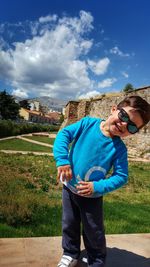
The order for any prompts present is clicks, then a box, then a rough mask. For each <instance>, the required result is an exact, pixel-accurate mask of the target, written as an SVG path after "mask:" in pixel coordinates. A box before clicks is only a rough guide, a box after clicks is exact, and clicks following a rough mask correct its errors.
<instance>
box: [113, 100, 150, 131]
mask: <svg viewBox="0 0 150 267" xmlns="http://www.w3.org/2000/svg"><path fill="white" fill-rule="evenodd" d="M126 106H129V107H132V108H134V109H135V110H136V111H137V112H138V113H139V114H140V116H141V118H142V120H143V125H142V127H143V126H144V125H145V124H147V123H148V122H149V121H150V104H149V103H148V102H147V101H146V100H144V99H143V98H142V97H140V96H137V95H134V96H127V97H126V98H125V99H123V100H122V101H121V102H120V103H119V104H118V105H117V108H118V109H120V108H123V107H126Z"/></svg>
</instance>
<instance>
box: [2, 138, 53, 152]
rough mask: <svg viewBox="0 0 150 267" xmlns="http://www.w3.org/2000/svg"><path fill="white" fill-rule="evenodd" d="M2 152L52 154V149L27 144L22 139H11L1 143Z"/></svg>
mask: <svg viewBox="0 0 150 267" xmlns="http://www.w3.org/2000/svg"><path fill="white" fill-rule="evenodd" d="M0 150H15V151H16V150H18V151H31V152H33V151H35V152H49V153H52V149H51V148H50V147H46V146H41V145H36V144H32V143H29V142H26V141H24V140H20V139H10V140H3V141H0Z"/></svg>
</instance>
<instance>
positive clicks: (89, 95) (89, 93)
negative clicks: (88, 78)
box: [78, 90, 100, 99]
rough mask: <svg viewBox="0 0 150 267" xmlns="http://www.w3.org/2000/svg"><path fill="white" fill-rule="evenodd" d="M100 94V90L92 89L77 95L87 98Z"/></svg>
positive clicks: (79, 97)
mask: <svg viewBox="0 0 150 267" xmlns="http://www.w3.org/2000/svg"><path fill="white" fill-rule="evenodd" d="M98 95H100V92H98V91H96V90H94V91H90V92H87V93H85V94H81V95H79V96H78V99H85V98H86V99H88V98H91V97H95V96H98Z"/></svg>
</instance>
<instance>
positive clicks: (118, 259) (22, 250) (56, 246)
mask: <svg viewBox="0 0 150 267" xmlns="http://www.w3.org/2000/svg"><path fill="white" fill-rule="evenodd" d="M106 240H107V254H108V256H107V262H106V267H150V259H149V257H150V234H123V235H106ZM81 248H82V253H81V259H80V261H79V262H78V264H77V266H76V267H86V266H87V264H86V263H84V262H83V261H82V258H83V257H84V259H85V257H86V254H85V250H84V246H83V242H82V244H81ZM61 255H62V250H61V237H39V238H38V237H37V238H2V239H0V267H56V266H57V263H58V261H59V260H60V258H61Z"/></svg>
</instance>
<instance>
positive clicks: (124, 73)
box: [121, 71, 129, 78]
mask: <svg viewBox="0 0 150 267" xmlns="http://www.w3.org/2000/svg"><path fill="white" fill-rule="evenodd" d="M121 74H122V75H123V76H124V77H125V78H128V77H129V74H128V73H127V72H125V71H122V72H121Z"/></svg>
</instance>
